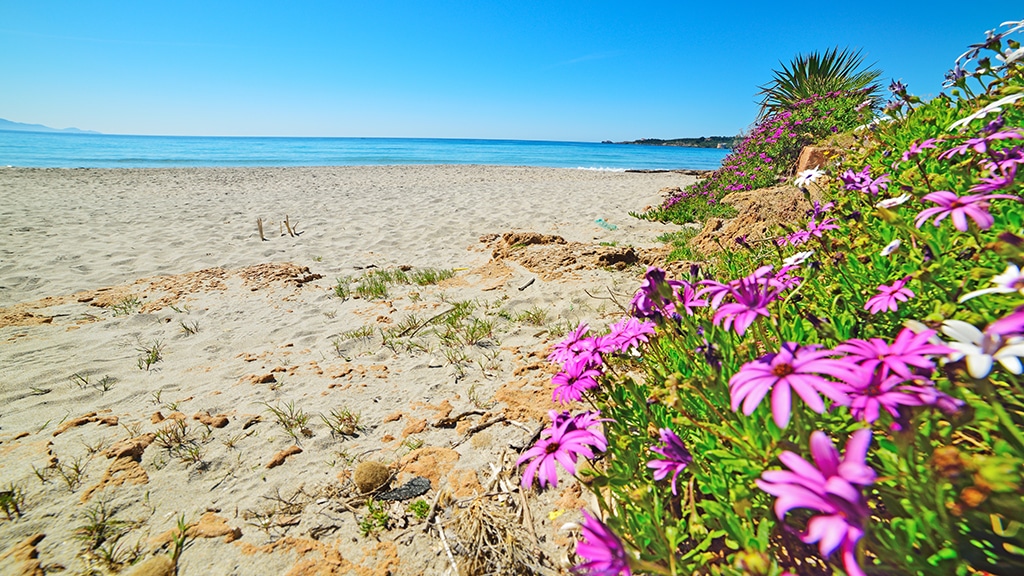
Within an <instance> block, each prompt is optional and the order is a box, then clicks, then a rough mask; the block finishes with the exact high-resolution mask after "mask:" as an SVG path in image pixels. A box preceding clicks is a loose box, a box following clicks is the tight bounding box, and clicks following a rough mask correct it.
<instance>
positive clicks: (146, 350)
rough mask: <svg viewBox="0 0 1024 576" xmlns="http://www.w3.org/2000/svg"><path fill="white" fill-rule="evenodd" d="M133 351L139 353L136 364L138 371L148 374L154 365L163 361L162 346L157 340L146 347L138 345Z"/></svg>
mask: <svg viewBox="0 0 1024 576" xmlns="http://www.w3.org/2000/svg"><path fill="white" fill-rule="evenodd" d="M135 350H136V351H137V352H139V353H140V356H139V358H138V361H137V362H136V364H137V365H138V367H139V370H145V371H146V372H149V370H150V369H151V368H152V367H153V365H154V364H156V363H157V362H159V361H161V360H163V359H164V355H163V344H162V343H161V342H160V341H159V340H155V341H153V342H152V343H150V344H149V345H148V346H146V345H143V344H139V346H138V348H136V349H135Z"/></svg>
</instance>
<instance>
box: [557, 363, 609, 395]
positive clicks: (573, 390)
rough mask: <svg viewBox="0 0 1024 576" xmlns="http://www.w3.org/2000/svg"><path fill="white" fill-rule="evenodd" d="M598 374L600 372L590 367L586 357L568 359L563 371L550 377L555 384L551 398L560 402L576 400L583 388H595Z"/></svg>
mask: <svg viewBox="0 0 1024 576" xmlns="http://www.w3.org/2000/svg"><path fill="white" fill-rule="evenodd" d="M600 376H601V372H600V371H599V370H595V369H593V368H590V364H589V362H588V361H587V359H586V358H579V359H575V360H568V361H566V363H565V368H564V371H562V372H559V373H558V374H555V375H554V376H552V377H551V382H552V383H553V384H554V385H555V390H554V392H553V393H552V394H551V397H552V400H554V401H555V402H561V403H562V404H568V403H569V402H578V401H579V399H580V398H581V397H582V396H583V391H584V390H590V389H591V388H597V378H598V377H600Z"/></svg>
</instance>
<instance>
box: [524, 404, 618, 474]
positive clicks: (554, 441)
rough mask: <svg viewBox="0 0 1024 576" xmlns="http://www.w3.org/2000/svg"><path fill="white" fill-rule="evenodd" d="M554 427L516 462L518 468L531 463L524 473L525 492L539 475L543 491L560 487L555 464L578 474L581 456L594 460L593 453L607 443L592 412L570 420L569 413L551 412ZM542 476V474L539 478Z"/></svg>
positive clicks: (571, 417) (549, 428)
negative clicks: (548, 487) (578, 461)
mask: <svg viewBox="0 0 1024 576" xmlns="http://www.w3.org/2000/svg"><path fill="white" fill-rule="evenodd" d="M548 416H549V417H550V418H551V426H549V427H547V428H545V429H544V430H543V431H542V432H541V433H540V439H538V440H537V443H536V444H534V445H533V446H532V447H531V448H530V449H529V450H527V451H526V452H523V455H522V456H520V457H519V459H518V460H516V466H520V465H522V464H523V463H525V462H527V461H529V464H527V465H526V469H525V470H523V481H522V485H523V488H528V487H530V486H531V485H532V484H533V479H534V476H535V475H536V477H537V479H538V481H539V482H540V486H541V488H543V487H545V486H547V485H548V484H550V485H552V486H557V485H558V470H557V469H556V467H555V463H556V462H557V463H559V464H561V465H562V468H565V470H566V471H567V472H569V473H570V474H575V473H576V460H577V458H579V457H580V456H585V457H587V458H593V457H594V452H593V450H592V449H597V450H598V451H604V450H606V449H607V448H608V442H607V441H606V440H605V438H604V435H603V434H601V432H600V431H598V430H597V428H598V424H599V422H598V420H597V417H596V415H595V413H593V412H583V413H581V414H577V415H576V416H570V415H569V413H568V412H562V413H558V412H556V411H554V410H552V411H550V412H548ZM538 473H539V474H538Z"/></svg>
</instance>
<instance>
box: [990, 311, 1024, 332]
mask: <svg viewBox="0 0 1024 576" xmlns="http://www.w3.org/2000/svg"><path fill="white" fill-rule="evenodd" d="M988 333H989V334H995V335H998V336H1009V335H1020V334H1024V306H1018V307H1017V309H1016V310H1014V311H1013V312H1011V313H1009V314H1007V315H1006V316H1003V317H1002V318H1000V319H999V320H996V321H995V322H992V323H991V324H989V325H988Z"/></svg>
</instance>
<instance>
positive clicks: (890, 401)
mask: <svg viewBox="0 0 1024 576" xmlns="http://www.w3.org/2000/svg"><path fill="white" fill-rule="evenodd" d="M885 374H886V373H885V372H884V371H882V370H872V369H870V368H863V367H862V368H860V369H858V370H857V371H856V372H855V374H854V376H853V378H851V379H850V380H847V382H848V383H849V384H850V387H849V388H848V389H847V390H846V393H847V394H849V396H850V415H851V416H853V417H854V418H855V419H856V420H861V421H864V422H867V423H869V424H871V423H874V422H877V421H878V419H879V417H881V411H882V410H885V411H886V412H888V413H889V414H890V415H892V417H893V418H899V416H900V412H899V408H900V406H924V405H925V404H934V403H935V400H936V399H937V392H936V393H932V394H928V393H927V390H928V389H931V390H934V388H935V386H934V384H932V383H931V381H929V380H924V379H920V380H918V382H919V383H921V384H922V385H920V386H912V385H904V382H906V381H907V380H906V379H904V378H903V377H901V376H898V375H896V374H889V375H888V376H886V375H885ZM929 400H930V401H929Z"/></svg>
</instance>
